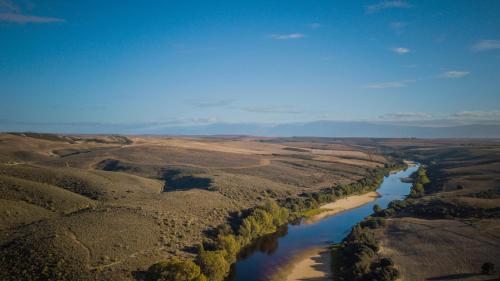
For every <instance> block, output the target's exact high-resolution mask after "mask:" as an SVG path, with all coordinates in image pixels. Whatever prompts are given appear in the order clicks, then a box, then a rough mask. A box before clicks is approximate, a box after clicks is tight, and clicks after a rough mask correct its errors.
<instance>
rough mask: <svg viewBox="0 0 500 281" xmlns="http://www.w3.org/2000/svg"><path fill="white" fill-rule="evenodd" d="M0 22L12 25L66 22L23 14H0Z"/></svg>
mask: <svg viewBox="0 0 500 281" xmlns="http://www.w3.org/2000/svg"><path fill="white" fill-rule="evenodd" d="M0 21H4V22H12V23H52V22H65V20H63V19H59V18H49V17H38V16H30V15H23V14H12V13H0Z"/></svg>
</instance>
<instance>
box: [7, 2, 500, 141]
mask: <svg viewBox="0 0 500 281" xmlns="http://www.w3.org/2000/svg"><path fill="white" fill-rule="evenodd" d="M499 30H500V2H498V1H486V0H485V1H403V0H396V1H379V0H375V1H343V2H340V1H273V2H270V1H251V2H250V1H248V2H243V1H217V2H209V1H151V2H148V3H147V4H144V3H140V2H133V1H123V2H120V5H118V4H117V3H116V2H113V1H69V2H67V1H24V0H19V1H12V0H0V38H1V39H2V44H0V95H1V98H2V103H0V131H5V130H9V131H11V130H14V131H16V130H26V129H27V128H28V129H30V130H35V131H36V130H38V131H44V130H45V131H46V130H49V131H60V132H65V131H71V132H91V131H93V130H94V131H95V132H99V131H100V130H102V128H108V127H113V128H114V130H115V131H116V132H118V133H119V132H127V133H130V132H137V133H147V132H151V130H153V131H154V130H155V129H158V128H164V129H165V128H166V129H165V130H166V131H162V132H169V131H168V128H171V127H176V128H179V127H180V128H182V127H190V126H191V127H192V126H209V125H215V124H261V125H262V124H264V125H265V126H268V125H270V124H273V125H279V124H290V123H306V122H313V121H318V120H334V121H343V122H352V121H368V122H375V123H379V124H380V123H383V124H403V125H418V126H420V125H423V126H441V125H442V126H452V125H463V124H483V125H486V124H490V125H491V124H494V125H498V124H500V107H499V104H500V92H499V89H500V87H499V86H500V82H499V81H500V71H499V70H500V33H499ZM224 130H225V131H224ZM115 131H113V132H115ZM223 132H225V133H229V134H230V133H232V131H231V126H226V127H224V129H223Z"/></svg>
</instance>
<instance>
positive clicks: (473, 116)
mask: <svg viewBox="0 0 500 281" xmlns="http://www.w3.org/2000/svg"><path fill="white" fill-rule="evenodd" d="M449 118H451V119H460V120H499V119H500V110H493V111H481V110H478V111H461V112H457V113H454V114H452V115H450V116H449Z"/></svg>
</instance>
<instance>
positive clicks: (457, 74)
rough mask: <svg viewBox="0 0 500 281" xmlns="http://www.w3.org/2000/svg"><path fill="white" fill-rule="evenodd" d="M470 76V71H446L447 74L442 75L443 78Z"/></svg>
mask: <svg viewBox="0 0 500 281" xmlns="http://www.w3.org/2000/svg"><path fill="white" fill-rule="evenodd" d="M469 74H470V71H457V70H452V71H446V72H445V73H443V74H441V77H444V78H462V77H465V76H467V75H469Z"/></svg>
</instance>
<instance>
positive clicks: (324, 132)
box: [152, 121, 500, 138]
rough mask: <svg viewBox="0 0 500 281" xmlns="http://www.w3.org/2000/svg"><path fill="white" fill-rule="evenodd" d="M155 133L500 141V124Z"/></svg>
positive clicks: (222, 127)
mask: <svg viewBox="0 0 500 281" xmlns="http://www.w3.org/2000/svg"><path fill="white" fill-rule="evenodd" d="M152 133H156V134H179V135H220V134H240V135H257V136H276V137H290V136H315V137H377V138H411V137H415V138H500V125H495V124H491V125H485V124H473V125H461V126H448V127H424V126H411V125H397V124H380V123H370V122H340V121H315V122H308V123H290V124H280V125H275V126H266V125H259V124H224V123H216V124H209V125H204V126H190V127H169V128H164V129H161V130H158V131H157V132H152Z"/></svg>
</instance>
